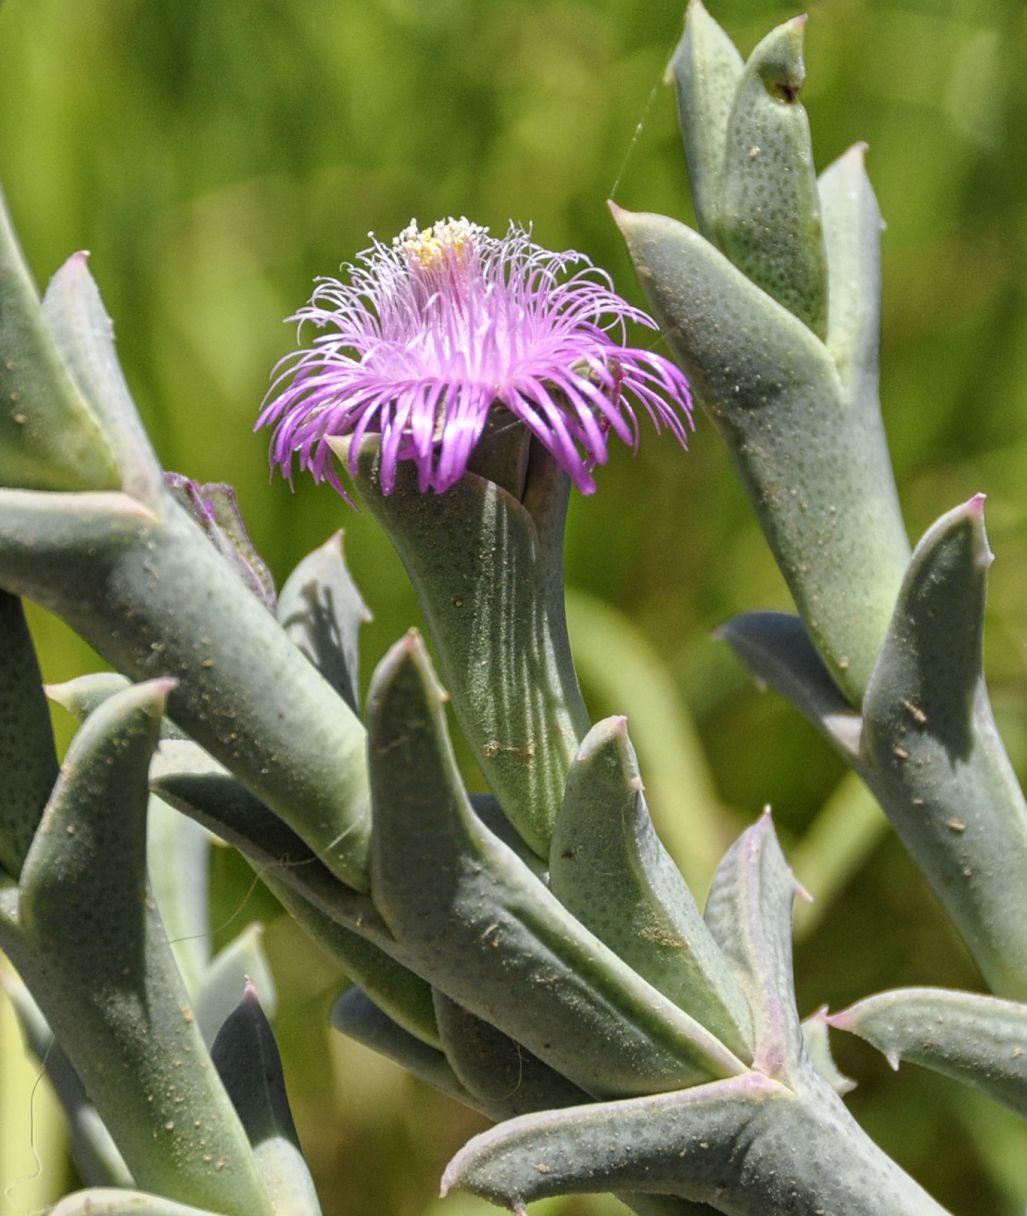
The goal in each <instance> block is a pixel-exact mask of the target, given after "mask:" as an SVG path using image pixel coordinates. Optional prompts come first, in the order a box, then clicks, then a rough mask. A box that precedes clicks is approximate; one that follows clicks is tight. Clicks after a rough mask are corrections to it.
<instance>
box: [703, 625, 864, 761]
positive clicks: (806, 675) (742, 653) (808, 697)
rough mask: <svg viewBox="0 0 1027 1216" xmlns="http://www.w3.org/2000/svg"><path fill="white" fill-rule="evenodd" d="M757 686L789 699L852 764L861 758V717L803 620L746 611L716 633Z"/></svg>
mask: <svg viewBox="0 0 1027 1216" xmlns="http://www.w3.org/2000/svg"><path fill="white" fill-rule="evenodd" d="M716 636H717V637H719V638H723V639H724V641H726V642H727V643H728V645H729V646H730V647H731V649H732V650H733V651H734V652H735V654H736V655H738V657H739V658H740V659H741V660H742V662H743V663H744V664H745V665H746V667H747V668H748V669H749V671H750V673H751V674H752V676H753V677H754V679H755V680H756V681H757V682H758V683H759V684H769V685H770V687H771V688H773V689H774V691H775V692H776V693H779V694H780V695H781V696H782V697H784V698H785V700H787V701H790V702H791V703H792V704H793V705H794V706H795V708H796V709H798V710H799V712H800V713H802V714H803V715H804V716H805V717H806V718H808V719H809V720H810V722H812V723H813V725H814V726H815V727H816V728H817V729H818V730H819V731H820V733H821V734H822V735H824V736H825V738H827V740H828V741H829V742H830V743H831V744H832V746H834V747H836V748H837V749H838V750H839V751H840V752H841V753H842V755H844V756H847V757H848V759H849V760H850V761H853V760H855V759H856V758H857V757H858V756H859V733H860V730H861V729H862V721H861V720H860V716H859V714H858V713H856V711H855V710H854V709H853V708H852V706H851V705H850V704H849V703H848V701H847V700H846V699H845V697H844V696H842V694H841V693H840V692H839V690H838V685H837V684H836V683H835V682H834V680H833V679H832V678H831V674H830V672H829V671H828V670H827V668H826V667H825V666H824V664H823V661H822V660H821V658H820V656H819V655H818V654H817V651H816V648H815V647H814V645H813V643H812V642H811V641H810V636H809V634H808V633H807V631H806V626H805V625H804V624H803V623H802V620H801V619H800V618H799V617H797V616H793V615H792V614H791V613H788V612H744V613H742V615H741V616H735V617H732V618H731V620H729V621H728V622H727V623H726V624H724V625H721V626H720V627H719V629H717V631H716Z"/></svg>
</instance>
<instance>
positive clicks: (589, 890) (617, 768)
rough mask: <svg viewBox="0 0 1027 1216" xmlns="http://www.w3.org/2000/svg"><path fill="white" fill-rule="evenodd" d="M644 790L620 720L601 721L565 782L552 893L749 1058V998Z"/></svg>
mask: <svg viewBox="0 0 1027 1216" xmlns="http://www.w3.org/2000/svg"><path fill="white" fill-rule="evenodd" d="M642 788H643V787H642V779H641V777H640V775H639V772H638V763H637V760H636V758H635V751H634V748H633V747H632V746H631V741H630V739H629V738H628V733H627V721H626V719H624V718H606V719H604V720H603V721H602V722H598V723H597V724H596V725H595V726H593V727H592V729H591V731H589V733H588V734H587V735H586V736H585V740H584V742H583V743H582V745H581V750H580V751H579V752H578V755H577V758H576V759H575V761H574V764H573V765H572V767H571V771H570V776H569V777H568V779H567V792H566V794H565V796H564V802H563V806H562V807H561V809H560V814H559V816H558V817H557V820H556V829H555V831H554V833H553V843H552V847H551V853H550V861H549V875H550V890H551V891H552V892H553V894H554V895H555V896H556V897H557V899H559V900H560V902H561V903H562V904H563V905H564V907H566V908H567V909H568V910H569V911H570V912H571V913H573V915H574V916H576V917H577V919H578V920H579V921H580V922H581V923H582V924H583V925H584V926H585V927H586V928H587V929H590V930H591V931H592V932H593V933H594V934H595V935H596V937H598V938H599V939H600V941H602V942H605V943H606V945H607V946H609V947H610V949H611V950H613V951H615V952H616V953H617V954H619V955H620V957H621V958H622V959H623V960H624V961H625V962H626V963H627V964H628V965H629V966H630V967H632V968H633V969H634V970H635V971H637V972H638V974H639V975H641V976H643V977H644V978H645V979H647V980H648V981H649V983H650V984H652V985H653V986H654V987H655V988H658V989H659V990H660V991H661V992H662V993H663V994H664V995H665V996H668V997H670V999H671V1000H672V1001H673V1002H674V1003H675V1004H676V1005H679V1006H680V1007H681V1008H682V1009H685V1010H687V1011H688V1013H690V1014H691V1016H692V1017H694V1018H695V1019H696V1020H697V1021H699V1022H701V1023H702V1024H703V1025H704V1026H705V1027H706V1028H707V1030H710V1031H712V1033H713V1034H715V1035H716V1036H717V1038H719V1039H720V1040H721V1042H723V1043H725V1044H726V1045H727V1046H728V1047H730V1048H731V1050H732V1051H733V1052H734V1053H735V1054H736V1055H738V1056H739V1057H742V1058H744V1057H746V1056H751V1051H752V1042H751V1030H752V1026H751V1021H750V1017H749V1009H748V1006H747V1005H746V1002H745V997H744V996H742V992H741V989H740V988H739V987H738V981H737V980H736V979H735V977H734V975H733V973H732V971H731V969H730V967H729V966H728V964H727V963H726V961H725V960H724V958H723V956H722V955H721V953H720V950H719V949H718V947H717V944H716V943H715V942H714V940H713V938H712V936H711V935H710V931H709V930H708V929H707V927H706V925H705V923H704V921H703V918H702V915H701V914H700V912H699V909H698V908H697V907H696V904H695V900H694V899H693V897H692V893H691V891H689V889H688V887H687V886H686V885H685V882H684V880H683V879H682V877H681V875H680V873H679V872H678V869H677V867H676V866H675V865H674V862H673V861H672V860H671V858H670V856H669V854H668V853H667V851H666V849H664V847H663V845H662V844H661V843H660V841H659V838H658V837H657V835H656V832H655V831H654V830H653V825H652V821H651V819H650V818H649V812H648V809H647V807H646V803H645V796H644V794H643V792H642Z"/></svg>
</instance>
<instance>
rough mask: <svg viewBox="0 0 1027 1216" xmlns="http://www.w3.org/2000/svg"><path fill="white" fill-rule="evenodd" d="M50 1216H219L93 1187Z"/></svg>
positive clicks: (74, 1194)
mask: <svg viewBox="0 0 1027 1216" xmlns="http://www.w3.org/2000/svg"><path fill="white" fill-rule="evenodd" d="M50 1216H218V1213H217V1212H210V1211H207V1210H206V1209H204V1208H191V1207H189V1206H188V1205H186V1204H184V1203H174V1202H173V1201H172V1200H170V1199H165V1198H164V1197H163V1196H162V1195H151V1194H148V1193H147V1192H146V1191H123V1190H121V1189H120V1188H112V1187H92V1188H91V1189H90V1190H88V1191H73V1192H72V1193H71V1194H70V1195H65V1197H64V1198H63V1199H62V1200H61V1201H60V1203H57V1204H55V1205H54V1206H53V1207H52V1208H51V1209H50Z"/></svg>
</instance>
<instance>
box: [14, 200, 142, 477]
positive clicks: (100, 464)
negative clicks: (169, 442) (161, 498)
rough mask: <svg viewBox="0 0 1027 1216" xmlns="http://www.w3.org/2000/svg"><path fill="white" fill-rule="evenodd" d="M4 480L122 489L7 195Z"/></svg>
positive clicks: (110, 455) (109, 451) (117, 473)
mask: <svg viewBox="0 0 1027 1216" xmlns="http://www.w3.org/2000/svg"><path fill="white" fill-rule="evenodd" d="M0 349H2V350H3V352H4V356H3V359H2V360H0V401H3V402H4V408H3V410H0V485H10V486H21V487H25V488H26V489H36V490H116V489H117V488H118V486H119V485H120V484H121V474H120V471H119V469H118V465H117V462H116V459H115V455H114V453H113V452H112V450H111V448H110V445H109V444H108V442H107V440H106V439H105V437H104V435H103V433H102V431H101V430H100V426H99V423H98V421H97V418H96V416H95V415H94V413H93V412H92V410H91V409H90V408H89V405H88V404H87V403H86V401H85V399H84V398H83V396H82V393H81V392H80V391H79V388H78V386H77V385H76V383H75V382H74V380H73V379H72V377H71V375H70V374H69V371H68V368H67V366H66V365H65V363H64V360H63V359H62V357H61V353H60V351H59V350H58V348H57V346H56V344H55V343H54V339H53V337H52V335H51V334H50V332H49V330H48V328H47V324H46V320H45V318H44V316H43V312H42V309H41V308H40V304H39V296H38V294H37V292H36V288H35V285H34V284H33V282H32V278H31V276H30V275H29V272H28V268H27V267H26V265H25V261H24V258H23V257H22V252H21V249H20V248H19V247H18V241H17V238H16V237H15V235H14V231H13V229H12V227H11V221H10V217H9V216H8V214H7V207H6V204H5V202H4V198H3V195H2V194H0Z"/></svg>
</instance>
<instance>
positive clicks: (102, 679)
mask: <svg viewBox="0 0 1027 1216" xmlns="http://www.w3.org/2000/svg"><path fill="white" fill-rule="evenodd" d="M131 683H132V681H131V680H130V679H129V678H128V676H123V675H119V674H118V672H116V671H91V672H89V673H88V674H87V675H84V676H73V677H72V678H71V679H70V680H65V681H64V682H63V683H62V684H47V685H45V689H44V691H45V692H46V695H47V697H48V698H49V699H50V700H51V701H53V703H54V704H55V705H60V706H61V708H62V709H66V710H67V711H68V713H69V714H71V716H72V717H73V718H74V719H75V720H76V721H78V722H84V721H85V720H86V718H88V717H89V715H90V714H91V713H92V712H93V710H94V709H96V708H97V706H99V705H102V704H103V703H104V701H106V700H107V699H108V698H109V697H113V696H114V694H115V693H116V692H121V691H122V690H123V689H125V688H128V686H129V685H130V684H131ZM160 737H161V738H162V739H187V738H188V737H189V736H188V735H187V734H186V733H185V731H183V730H180V729H179V728H178V727H177V726H176V725H175V724H174V722H172V721H171V719H170V718H169V717H168V716H167V714H165V715H164V717H163V718H161V723H160Z"/></svg>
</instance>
